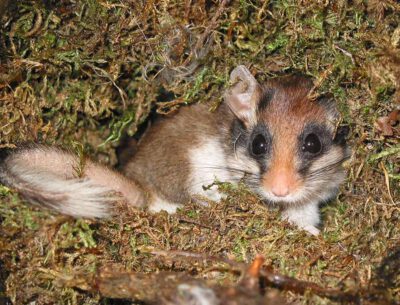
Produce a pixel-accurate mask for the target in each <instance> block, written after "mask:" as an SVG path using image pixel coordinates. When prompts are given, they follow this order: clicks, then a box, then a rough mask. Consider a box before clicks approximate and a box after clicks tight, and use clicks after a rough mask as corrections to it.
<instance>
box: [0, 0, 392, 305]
mask: <svg viewBox="0 0 400 305" xmlns="http://www.w3.org/2000/svg"><path fill="white" fill-rule="evenodd" d="M3 2H4V3H5V2H7V1H3ZM1 7H3V5H1ZM0 18H1V19H0V21H1V22H0V26H1V28H0V31H1V32H0V101H1V103H0V113H1V116H0V144H1V147H8V146H13V145H14V144H15V143H18V142H24V141H39V142H42V143H48V144H60V145H66V146H69V147H71V146H72V147H75V149H78V150H80V151H82V150H83V151H84V152H85V153H86V154H87V155H89V156H91V157H93V158H94V159H96V160H100V161H101V162H103V163H106V164H109V165H111V166H114V165H116V164H117V157H116V148H117V147H118V146H119V145H121V143H122V142H123V140H124V138H125V137H127V136H134V135H135V134H136V133H137V130H138V127H140V126H143V124H145V122H146V120H147V118H148V117H149V115H150V114H152V115H153V114H154V113H156V112H157V113H158V114H159V115H167V114H169V113H172V112H175V111H177V109H178V108H179V107H180V106H182V107H185V105H186V104H192V103H207V104H209V105H210V109H212V108H214V107H217V105H218V104H219V103H220V102H221V98H222V97H221V92H222V90H223V89H224V87H225V86H226V84H227V79H228V75H229V72H230V71H231V70H232V68H233V67H235V66H236V65H238V64H245V65H247V66H248V67H250V69H251V71H252V72H253V73H255V74H256V76H257V78H258V79H260V80H263V79H266V78H268V77H274V76H277V75H281V74H285V73H291V72H295V71H296V72H302V73H304V74H307V75H310V76H312V77H314V78H315V80H316V84H317V90H318V91H319V92H331V93H332V94H333V95H334V97H335V98H336V100H337V102H338V105H339V108H340V110H341V113H342V119H343V122H344V123H345V124H348V125H349V126H350V127H351V134H350V139H349V142H350V144H351V146H352V157H351V159H350V161H348V163H347V164H346V167H347V170H348V178H347V180H346V182H345V184H344V185H343V187H342V188H341V192H340V194H339V196H338V197H337V199H336V200H333V202H331V203H330V204H328V205H326V206H325V207H324V208H323V209H322V211H323V217H324V225H323V230H322V234H321V235H320V236H319V237H313V236H310V235H307V234H306V233H304V232H302V231H299V230H297V229H296V228H294V227H292V226H290V225H289V224H288V223H285V222H283V221H281V220H279V212H278V211H275V210H268V209H267V208H265V207H264V206H263V205H262V204H261V203H260V202H259V200H258V199H257V198H256V197H255V196H253V195H252V194H250V193H248V192H247V191H246V190H244V189H243V188H241V187H239V188H233V187H229V186H222V187H223V188H225V191H226V192H227V193H228V197H227V199H226V200H224V201H223V202H221V203H218V204H217V203H215V204H211V207H209V208H203V207H199V206H196V205H193V204H188V205H187V206H186V207H185V208H184V209H182V210H180V211H179V212H178V213H177V215H173V216H170V215H167V214H166V213H158V214H155V215H151V214H149V213H147V212H146V211H137V210H130V211H127V212H126V213H122V214H121V215H120V216H118V217H116V218H115V219H112V220H108V221H103V222H95V221H90V220H82V219H79V220H76V219H71V218H68V217H65V216H60V215H55V214H53V213H51V212H48V211H44V210H40V209H37V208H34V207H32V206H31V205H29V204H27V203H26V202H24V201H23V200H22V199H21V198H20V197H19V196H18V194H16V193H15V192H14V191H13V190H11V189H8V188H6V187H1V189H0V201H1V203H0V268H1V271H0V293H1V295H0V304H1V303H2V302H3V303H2V304H7V302H13V303H14V304H28V303H30V302H36V303H35V304H55V303H57V304H99V303H102V304H112V302H114V301H111V300H110V299H106V298H105V297H104V296H101V295H100V294H99V293H97V292H96V291H93V290H90V292H88V289H86V288H85V285H83V284H82V283H79V282H76V283H74V281H73V279H74V275H75V274H82V273H84V274H91V273H94V272H97V270H98V269H99V268H101V267H104V266H117V267H118V268H120V269H121V270H126V271H137V272H146V273H150V272H155V271H158V270H170V271H181V272H186V273H188V274H191V275H194V276H197V277H201V278H207V279H209V280H212V281H217V282H219V283H222V284H227V283H232V282H235V281H236V280H237V277H236V276H235V275H234V274H232V273H230V272H223V271H220V272H215V271H213V272H211V271H210V265H209V264H200V263H193V262H192V261H190V262H188V261H185V260H180V259H176V260H170V259H164V258H162V257H160V256H157V255H154V254H151V252H154V251H164V250H165V251H170V250H182V251H187V252H194V253H206V254H208V255H216V256H221V257H226V258H229V259H230V260H235V261H241V262H246V263H250V262H251V261H252V260H253V259H254V257H255V256H256V254H262V255H263V256H265V259H266V261H265V265H266V266H269V268H272V270H274V272H278V273H280V274H284V275H289V276H292V277H294V278H296V279H299V280H306V281H311V282H314V283H317V284H318V285H320V286H322V287H325V288H337V289H339V290H341V291H343V292H346V291H372V292H374V293H373V294H368V295H367V294H363V293H360V295H359V296H358V301H359V303H360V304H399V303H400V271H399V270H400V143H399V142H400V141H399V139H400V128H399V125H398V124H397V125H395V124H394V123H395V122H394V121H395V119H393V116H394V115H393V111H394V110H396V109H399V107H400V4H399V3H398V1H392V0H369V1H367V0H364V1H362V0H354V1H345V0H338V1H330V0H318V1H317V0H316V1H306V0H276V1H272V0H271V1H257V0H234V1H222V2H220V1H211V0H192V1H190V0H186V1H184V0H177V1H175V0H161V1H142V0H140V1H131V0H115V1H114V0H76V1H75V0H61V1H57V0H43V1H27V0H20V1H10V2H9V5H8V11H7V12H5V13H4V14H3V15H1V16H0ZM390 113H392V121H393V122H392V123H393V124H394V125H393V126H391V125H389V126H384V127H385V128H386V129H385V128H383V129H382V126H381V125H382V123H381V122H385V121H384V119H383V118H385V117H386V116H388V115H389V114H390ZM382 119H383V121H382ZM387 129H389V131H387ZM66 278H68V279H69V280H68V281H66V280H65V279H66ZM66 282H68V283H69V284H68V285H67V284H65V283H66ZM283 294H284V297H285V298H286V299H287V300H288V301H289V302H291V303H294V304H331V303H333V302H334V300H333V299H329V298H323V297H320V296H318V295H317V294H315V293H312V292H306V293H294V292H291V291H287V290H283ZM374 294H375V295H374Z"/></svg>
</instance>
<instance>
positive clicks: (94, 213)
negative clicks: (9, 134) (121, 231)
mask: <svg viewBox="0 0 400 305" xmlns="http://www.w3.org/2000/svg"><path fill="white" fill-rule="evenodd" d="M1 154H2V160H1V161H0V182H1V183H2V184H4V185H6V186H8V187H11V188H14V189H16V190H17V191H18V192H19V193H20V194H21V195H22V196H23V197H25V198H26V199H27V200H28V201H30V202H33V203H37V204H40V205H43V206H46V207H48V208H51V209H53V210H56V211H58V212H60V213H62V214H67V215H71V216H74V217H89V218H104V217H109V216H111V215H112V214H113V210H114V207H115V203H116V202H117V201H121V197H122V199H123V200H125V201H126V202H127V203H130V204H133V205H136V206H139V205H142V204H143V203H144V196H143V192H142V190H141V189H140V188H139V186H138V185H137V184H136V183H135V182H133V181H131V180H129V179H128V178H126V177H125V176H123V175H122V174H120V173H118V172H116V171H113V170H111V169H109V168H107V167H105V166H103V165H100V164H97V163H95V162H93V161H91V160H88V159H85V160H80V158H78V156H76V155H74V154H72V153H70V152H68V151H65V150H62V149H60V148H55V147H48V146H44V145H29V146H24V147H22V148H19V149H14V150H7V151H6V150H3V151H2V152H1ZM82 161H83V162H82Z"/></svg>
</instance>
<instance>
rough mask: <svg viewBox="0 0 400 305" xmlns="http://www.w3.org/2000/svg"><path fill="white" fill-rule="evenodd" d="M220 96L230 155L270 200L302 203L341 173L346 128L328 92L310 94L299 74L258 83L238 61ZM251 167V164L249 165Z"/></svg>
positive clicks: (328, 193) (329, 189)
mask: <svg viewBox="0 0 400 305" xmlns="http://www.w3.org/2000/svg"><path fill="white" fill-rule="evenodd" d="M230 81H231V87H230V88H228V90H227V91H226V93H225V102H226V103H227V105H228V106H229V108H230V109H231V111H232V112H233V113H234V115H235V117H236V120H235V121H234V123H233V125H232V128H231V134H232V144H233V146H234V150H235V156H236V158H242V159H244V160H246V163H250V162H251V163H252V164H255V165H256V166H252V167H250V168H251V169H250V170H248V171H249V177H248V179H247V183H248V184H249V185H250V186H251V187H252V188H253V189H255V190H256V191H257V192H258V193H259V194H260V195H261V196H263V197H264V198H265V199H267V200H269V201H272V202H282V203H294V204H304V203H307V202H309V201H319V202H321V201H324V200H327V199H329V197H332V196H333V195H334V194H335V193H336V192H335V190H336V189H337V187H338V185H339V184H340V183H341V182H342V181H343V179H344V170H343V168H342V163H343V161H344V160H345V159H346V158H348V154H349V153H348V149H347V147H346V143H345V138H346V136H347V133H348V130H347V129H346V128H344V127H339V128H338V126H337V123H338V118H339V114H338V112H337V110H336V107H335V102H334V100H333V99H332V98H331V97H329V96H321V97H318V98H311V97H310V92H311V90H312V88H313V82H312V81H311V80H310V79H309V78H307V77H305V76H299V75H291V76H285V77H281V78H276V79H272V80H270V81H267V82H266V83H265V84H259V83H258V82H257V80H256V79H255V78H254V77H253V75H252V74H251V73H250V71H249V70H248V69H247V68H246V67H244V66H238V67H237V68H235V69H234V70H233V71H232V73H231V76H230ZM254 168H257V170H255V169H254Z"/></svg>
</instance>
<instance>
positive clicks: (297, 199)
mask: <svg viewBox="0 0 400 305" xmlns="http://www.w3.org/2000/svg"><path fill="white" fill-rule="evenodd" d="M259 194H260V195H261V196H262V197H264V198H265V199H266V200H268V201H270V202H273V203H282V204H285V203H286V204H288V203H289V204H290V203H303V201H304V199H305V198H304V196H303V195H302V194H301V192H295V193H293V194H289V195H287V196H284V197H279V196H275V195H274V194H272V193H271V192H269V191H267V190H264V189H261V190H260V191H259Z"/></svg>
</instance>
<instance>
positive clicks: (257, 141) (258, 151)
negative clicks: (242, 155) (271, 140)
mask: <svg viewBox="0 0 400 305" xmlns="http://www.w3.org/2000/svg"><path fill="white" fill-rule="evenodd" d="M251 151H252V152H253V154H254V155H256V156H260V155H262V154H265V153H266V152H267V140H265V137H264V136H263V135H262V134H258V135H256V136H255V137H254V139H253V143H251Z"/></svg>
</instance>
